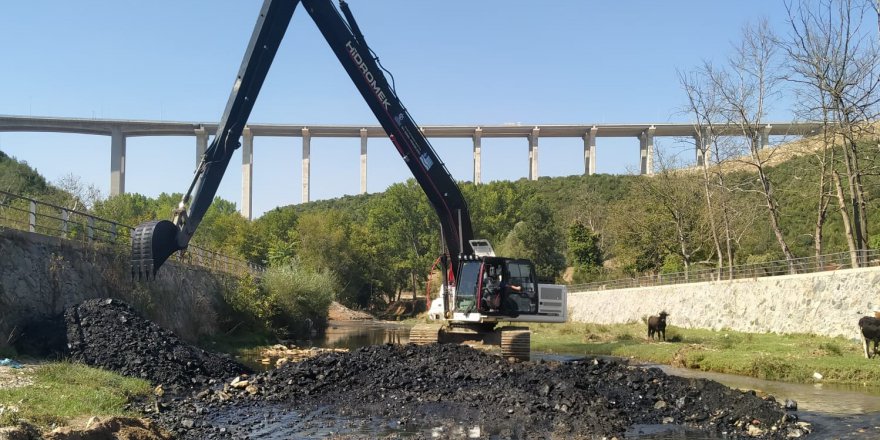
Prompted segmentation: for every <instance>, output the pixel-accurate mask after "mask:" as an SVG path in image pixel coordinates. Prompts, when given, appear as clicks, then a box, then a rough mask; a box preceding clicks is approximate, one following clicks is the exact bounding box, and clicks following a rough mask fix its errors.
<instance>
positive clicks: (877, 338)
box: [859, 316, 880, 359]
mask: <svg viewBox="0 0 880 440" xmlns="http://www.w3.org/2000/svg"><path fill="white" fill-rule="evenodd" d="M859 330H861V331H862V340H863V342H864V345H865V357H866V358H868V359H871V356H872V355H874V354H877V344H878V343H880V319H877V318H874V317H873V316H863V317H862V318H861V319H859ZM869 342H873V345H874V347H873V350H871V351H868V343H869Z"/></svg>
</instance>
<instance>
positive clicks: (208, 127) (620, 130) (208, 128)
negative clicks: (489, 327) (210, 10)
mask: <svg viewBox="0 0 880 440" xmlns="http://www.w3.org/2000/svg"><path fill="white" fill-rule="evenodd" d="M820 128H821V126H820V125H819V124H814V123H768V124H766V125H765V126H764V127H763V129H762V130H761V136H760V139H758V141H759V142H760V143H761V145H762V146H764V147H766V146H767V145H769V137H770V136H771V135H772V136H777V135H805V134H809V133H813V132H816V131H817V130H818V129H820ZM216 130H217V124H216V123H195V122H172V121H137V120H121V119H78V118H51V117H29V116H0V132H56V133H77V134H89V135H104V136H110V195H111V196H113V195H117V194H122V193H124V192H125V140H126V138H128V137H133V136H195V138H196V149H195V150H196V151H195V153H196V154H195V162H196V165H197V164H198V162H199V161H200V160H201V157H202V155H203V153H204V152H205V149H206V148H207V146H208V136H209V135H211V134H213V133H214V132H215V131H216ZM421 130H422V133H423V134H424V135H425V136H426V137H428V138H464V139H471V141H472V142H473V155H474V156H473V160H474V162H473V163H474V183H476V184H479V183H480V182H481V179H480V171H481V168H482V166H481V162H480V156H481V152H480V150H481V139H482V138H484V137H485V138H523V139H525V140H526V141H527V142H528V146H529V150H528V151H529V179H531V180H537V179H538V139H539V138H541V137H564V138H578V139H582V140H583V143H584V150H583V152H584V156H583V160H584V174H594V173H595V171H596V138H598V137H628V138H636V139H638V140H639V145H640V169H641V174H652V172H653V154H654V137H655V136H668V137H693V138H694V139H695V146H696V147H695V150H696V159H697V164H702V161H703V157H702V152H703V151H706V150H707V149H706V148H700V146H701V142H704V140H706V139H709V138H710V137H709V136H707V135H706V133H698V132H697V128H696V127H695V126H694V125H692V124H585V125H474V126H462V125H456V126H452V125H430V126H423V127H421ZM733 135H735V133H733ZM255 136H273V137H299V138H302V201H303V203H305V202H308V201H309V178H310V171H309V161H310V148H311V147H310V145H311V138H312V137H335V138H359V139H360V145H361V173H360V174H361V184H360V192H361V193H362V194H363V193H365V192H366V191H367V139H369V138H371V137H372V138H385V137H386V134H385V131H384V130H383V129H382V127H380V126H378V125H376V126H360V125H293V124H248V125H247V127H245V129H244V132H243V135H242V142H241V144H242V147H241V148H242V165H241V166H242V173H241V174H242V190H241V213H242V215H243V216H245V217H247V218H249V219H250V218H251V217H252V208H251V200H252V197H253V159H254V137H255Z"/></svg>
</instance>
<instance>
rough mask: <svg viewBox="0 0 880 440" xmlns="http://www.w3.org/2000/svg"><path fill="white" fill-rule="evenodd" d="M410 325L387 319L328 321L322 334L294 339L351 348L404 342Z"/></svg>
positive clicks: (306, 343)
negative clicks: (309, 337)
mask: <svg viewBox="0 0 880 440" xmlns="http://www.w3.org/2000/svg"><path fill="white" fill-rule="evenodd" d="M411 327H412V325H410V324H401V323H397V322H388V321H373V320H362V321H330V325H329V326H328V327H327V331H326V332H325V333H324V334H323V335H317V336H315V337H313V338H312V339H308V340H301V341H296V345H297V346H300V347H321V348H347V349H349V350H353V349H356V348H360V347H366V346H368V345H381V344H406V343H408V342H409V329H410V328H411Z"/></svg>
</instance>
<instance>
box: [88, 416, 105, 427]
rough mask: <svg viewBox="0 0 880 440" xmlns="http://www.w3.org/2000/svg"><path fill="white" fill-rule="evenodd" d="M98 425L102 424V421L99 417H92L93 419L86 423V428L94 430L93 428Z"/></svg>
mask: <svg viewBox="0 0 880 440" xmlns="http://www.w3.org/2000/svg"><path fill="white" fill-rule="evenodd" d="M98 423H101V419H100V418H98V416H92V417H91V418H90V419H89V420H88V421H87V422H86V426H85V428H86V429H89V428H92V427H94V426H95V425H97V424H98Z"/></svg>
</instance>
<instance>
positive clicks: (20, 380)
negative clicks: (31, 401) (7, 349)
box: [0, 363, 37, 389]
mask: <svg viewBox="0 0 880 440" xmlns="http://www.w3.org/2000/svg"><path fill="white" fill-rule="evenodd" d="M36 367H37V364H32V363H22V368H12V367H4V366H0V389H4V388H18V387H23V386H27V385H33V383H34V379H33V374H34V369H35V368H36Z"/></svg>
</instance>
